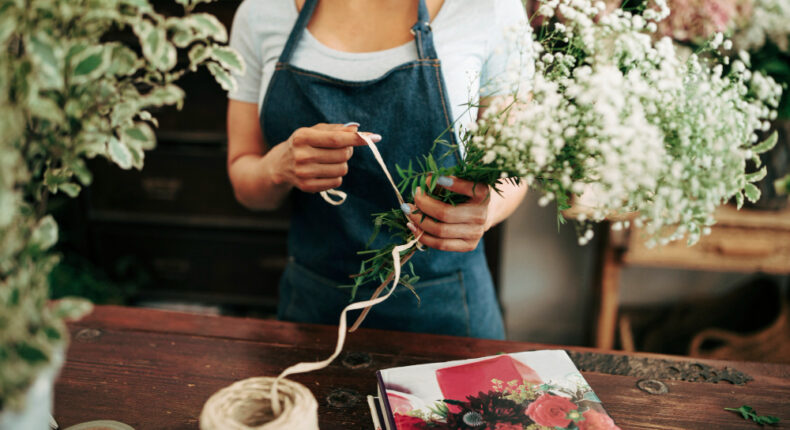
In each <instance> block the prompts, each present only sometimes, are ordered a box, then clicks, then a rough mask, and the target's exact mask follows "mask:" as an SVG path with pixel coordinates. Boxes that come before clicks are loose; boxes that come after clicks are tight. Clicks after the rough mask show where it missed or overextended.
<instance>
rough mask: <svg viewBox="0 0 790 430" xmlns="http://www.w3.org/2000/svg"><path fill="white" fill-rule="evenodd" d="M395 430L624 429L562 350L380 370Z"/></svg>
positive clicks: (381, 387)
mask: <svg viewBox="0 0 790 430" xmlns="http://www.w3.org/2000/svg"><path fill="white" fill-rule="evenodd" d="M377 375H378V378H379V391H380V393H384V394H385V395H383V396H381V399H380V400H381V402H382V405H381V406H382V409H383V411H384V414H385V415H386V420H387V421H388V422H387V423H386V424H388V425H387V426H386V427H387V428H389V429H391V430H392V429H397V430H418V429H420V430H421V429H432V430H443V429H447V430H449V429H476V430H523V429H528V430H543V429H546V430H548V429H551V430H554V429H578V430H604V429H605V430H610V429H618V428H619V427H617V425H615V423H614V421H613V420H612V418H611V417H609V415H608V414H607V413H606V411H605V410H604V408H603V406H602V405H601V401H600V400H599V399H598V396H596V395H595V393H594V392H593V391H592V389H591V388H590V386H589V385H588V384H587V381H585V380H584V378H583V377H582V375H581V373H579V371H578V370H577V369H576V366H574V364H573V362H572V361H571V359H570V357H568V354H566V353H565V351H562V350H552V351H530V352H519V353H512V354H502V355H495V356H491V357H483V358H477V359H471V360H459V361H448V362H443V363H430V364H420V365H416V366H406V367H397V368H393V369H384V370H380V371H379V372H378V373H377Z"/></svg>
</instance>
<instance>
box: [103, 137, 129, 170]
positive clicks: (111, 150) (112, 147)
mask: <svg viewBox="0 0 790 430" xmlns="http://www.w3.org/2000/svg"><path fill="white" fill-rule="evenodd" d="M107 155H109V156H110V160H112V161H113V162H115V164H117V165H118V167H120V168H121V169H125V170H128V169H131V168H132V163H133V160H132V153H131V151H129V148H127V147H126V145H125V144H124V143H123V142H121V141H120V140H119V139H118V138H117V137H115V136H112V137H110V141H109V143H107Z"/></svg>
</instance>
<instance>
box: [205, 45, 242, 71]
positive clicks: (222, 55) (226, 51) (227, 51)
mask: <svg viewBox="0 0 790 430" xmlns="http://www.w3.org/2000/svg"><path fill="white" fill-rule="evenodd" d="M211 58H213V59H215V60H217V61H218V62H219V63H220V64H221V65H222V67H224V68H225V69H227V70H230V71H233V72H236V73H239V74H241V75H243V74H244V60H243V59H242V58H241V56H240V55H239V54H238V53H237V52H236V51H235V50H233V49H231V48H227V47H223V46H215V47H212V48H211Z"/></svg>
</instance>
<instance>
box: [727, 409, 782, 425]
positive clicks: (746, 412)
mask: <svg viewBox="0 0 790 430" xmlns="http://www.w3.org/2000/svg"><path fill="white" fill-rule="evenodd" d="M724 410H725V411H732V412H738V413H740V414H741V416H742V417H743V419H745V420H752V421H754V422H755V423H757V424H759V425H761V426H762V425H765V424H776V423H778V422H779V421H781V420H780V419H779V418H777V417H772V416H770V415H757V413H756V412H755V411H754V408H752V407H751V406H747V405H743V406H741V407H740V408H738V409H734V408H724Z"/></svg>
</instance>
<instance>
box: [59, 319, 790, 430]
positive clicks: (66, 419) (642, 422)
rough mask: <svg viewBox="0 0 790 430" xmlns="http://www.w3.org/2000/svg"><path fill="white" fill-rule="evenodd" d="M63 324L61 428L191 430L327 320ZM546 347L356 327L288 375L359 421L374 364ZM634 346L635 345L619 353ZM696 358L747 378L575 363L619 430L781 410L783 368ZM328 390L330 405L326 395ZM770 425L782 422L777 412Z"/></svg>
mask: <svg viewBox="0 0 790 430" xmlns="http://www.w3.org/2000/svg"><path fill="white" fill-rule="evenodd" d="M69 328H70V331H71V334H72V343H71V346H70V348H69V350H68V353H67V362H66V365H65V367H64V369H63V371H62V373H61V376H60V379H59V381H58V383H57V385H56V388H55V391H56V393H55V418H56V419H57V421H58V422H59V423H60V425H61V426H62V427H67V426H70V425H73V424H75V423H79V422H84V421H90V420H96V419H114V420H118V421H122V422H125V423H127V424H129V425H131V426H133V427H134V428H136V429H138V430H149V429H194V428H197V427H198V416H199V414H200V411H201V409H202V407H203V404H204V402H205V401H206V400H207V399H208V397H209V396H210V395H211V394H212V393H214V392H215V391H217V390H218V389H220V388H222V387H225V386H227V385H229V384H231V383H232V382H234V381H236V380H239V379H243V378H247V377H250V376H260V375H270V376H273V375H276V374H277V373H279V372H280V371H281V370H282V369H284V368H285V367H287V366H289V365H291V364H293V363H295V362H297V361H303V360H318V359H323V358H325V357H327V356H328V355H329V353H330V351H331V350H332V349H333V347H334V344H335V336H336V328H335V327H331V326H320V325H308V324H292V323H285V322H278V321H270V320H256V319H241V318H230V317H213V316H198V315H191V314H184V313H177V312H166V311H157V310H147V309H138V308H124V307H116V306H99V307H97V308H96V310H95V311H94V312H93V314H92V315H90V316H88V317H86V318H84V319H83V320H82V321H80V322H77V323H73V324H71V325H70V326H69ZM546 348H559V347H557V346H553V347H552V346H546V345H537V344H531V343H520V342H503V341H489V340H479V339H470V338H461V337H451V336H433V335H418V334H410V333H401V332H387V331H379V330H364V329H363V330H360V331H358V332H356V333H353V334H351V335H350V336H349V338H348V342H347V345H346V348H345V351H347V352H348V353H352V356H354V358H356V359H357V360H356V361H355V362H354V363H349V361H353V360H348V359H347V360H346V364H343V360H341V359H338V360H336V361H335V362H334V363H333V364H332V365H331V366H330V367H328V368H326V369H323V370H321V371H318V372H315V373H311V374H307V375H296V376H294V377H293V379H294V380H296V381H299V382H301V383H303V384H305V385H306V386H308V387H309V388H310V389H311V390H312V391H313V394H314V395H315V396H316V398H317V399H318V402H319V405H320V409H319V417H320V425H321V429H322V430H331V429H343V430H347V429H370V428H372V425H371V421H370V413H369V410H368V406H367V403H366V402H365V395H367V394H373V393H374V392H375V389H376V380H375V377H374V371H375V370H376V369H379V368H388V367H394V366H403V365H409V364H417V363H424V362H430V361H441V360H450V359H459V358H471V357H478V356H484V355H491V354H496V353H499V352H503V351H504V352H516V351H525V350H531V349H546ZM566 349H568V350H570V351H594V350H591V349H585V348H566ZM615 354H618V353H615ZM620 354H621V353H620ZM360 356H363V357H364V356H367V357H369V358H370V359H371V363H370V365H369V366H368V367H362V368H356V369H351V368H350V367H353V365H354V364H359V360H358V359H359V357H360ZM621 356H622V354H621ZM638 356H645V355H644V354H641V355H640V354H632V355H630V356H629V357H638ZM653 357H657V356H655V355H654V356H653ZM341 358H342V357H341ZM346 358H348V356H347V357H346ZM662 358H669V359H672V360H685V359H682V358H679V357H667V356H663V357H662ZM363 361H364V360H363ZM705 363H708V364H712V365H715V366H717V367H721V366H724V365H727V366H731V367H734V368H735V369H737V370H739V371H741V372H744V373H746V374H748V375H750V376H752V377H753V378H754V380H753V381H751V382H748V383H747V384H746V385H740V386H738V385H732V384H729V383H726V382H723V383H717V384H713V383H704V382H682V381H664V382H665V383H666V385H667V386H668V388H669V393H668V394H664V395H653V394H648V393H646V392H643V391H641V390H640V389H638V388H637V387H636V382H637V380H638V379H639V378H638V377H635V376H615V375H610V374H604V373H597V372H583V373H584V376H585V378H586V379H587V381H588V382H589V383H590V385H591V386H592V387H593V389H594V390H595V392H596V393H597V394H598V396H599V397H600V398H601V400H602V401H603V404H604V406H605V407H606V409H607V410H608V411H609V413H610V414H611V415H612V417H613V418H614V419H615V421H616V422H617V423H618V424H619V425H620V426H621V427H622V428H623V429H696V428H700V429H712V428H715V429H730V428H732V429H735V428H758V427H757V426H756V425H754V424H752V423H749V422H745V421H744V420H742V419H741V418H740V416H738V415H735V414H733V413H731V412H726V411H724V410H723V409H722V408H724V407H739V406H740V405H743V404H746V405H750V406H752V407H754V408H755V409H756V410H757V411H758V412H759V413H761V414H767V415H776V416H779V417H781V418H784V419H785V420H790V366H787V365H771V364H758V363H735V362H716V361H706V362H705ZM341 390H346V391H341ZM332 395H334V396H335V397H334V398H335V399H336V400H340V404H337V405H335V406H330V405H329V404H328V402H327V398H328V396H332ZM343 403H345V404H343ZM775 428H790V425H788V423H787V422H785V421H783V422H782V423H781V424H780V425H779V426H777V427H775Z"/></svg>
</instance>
